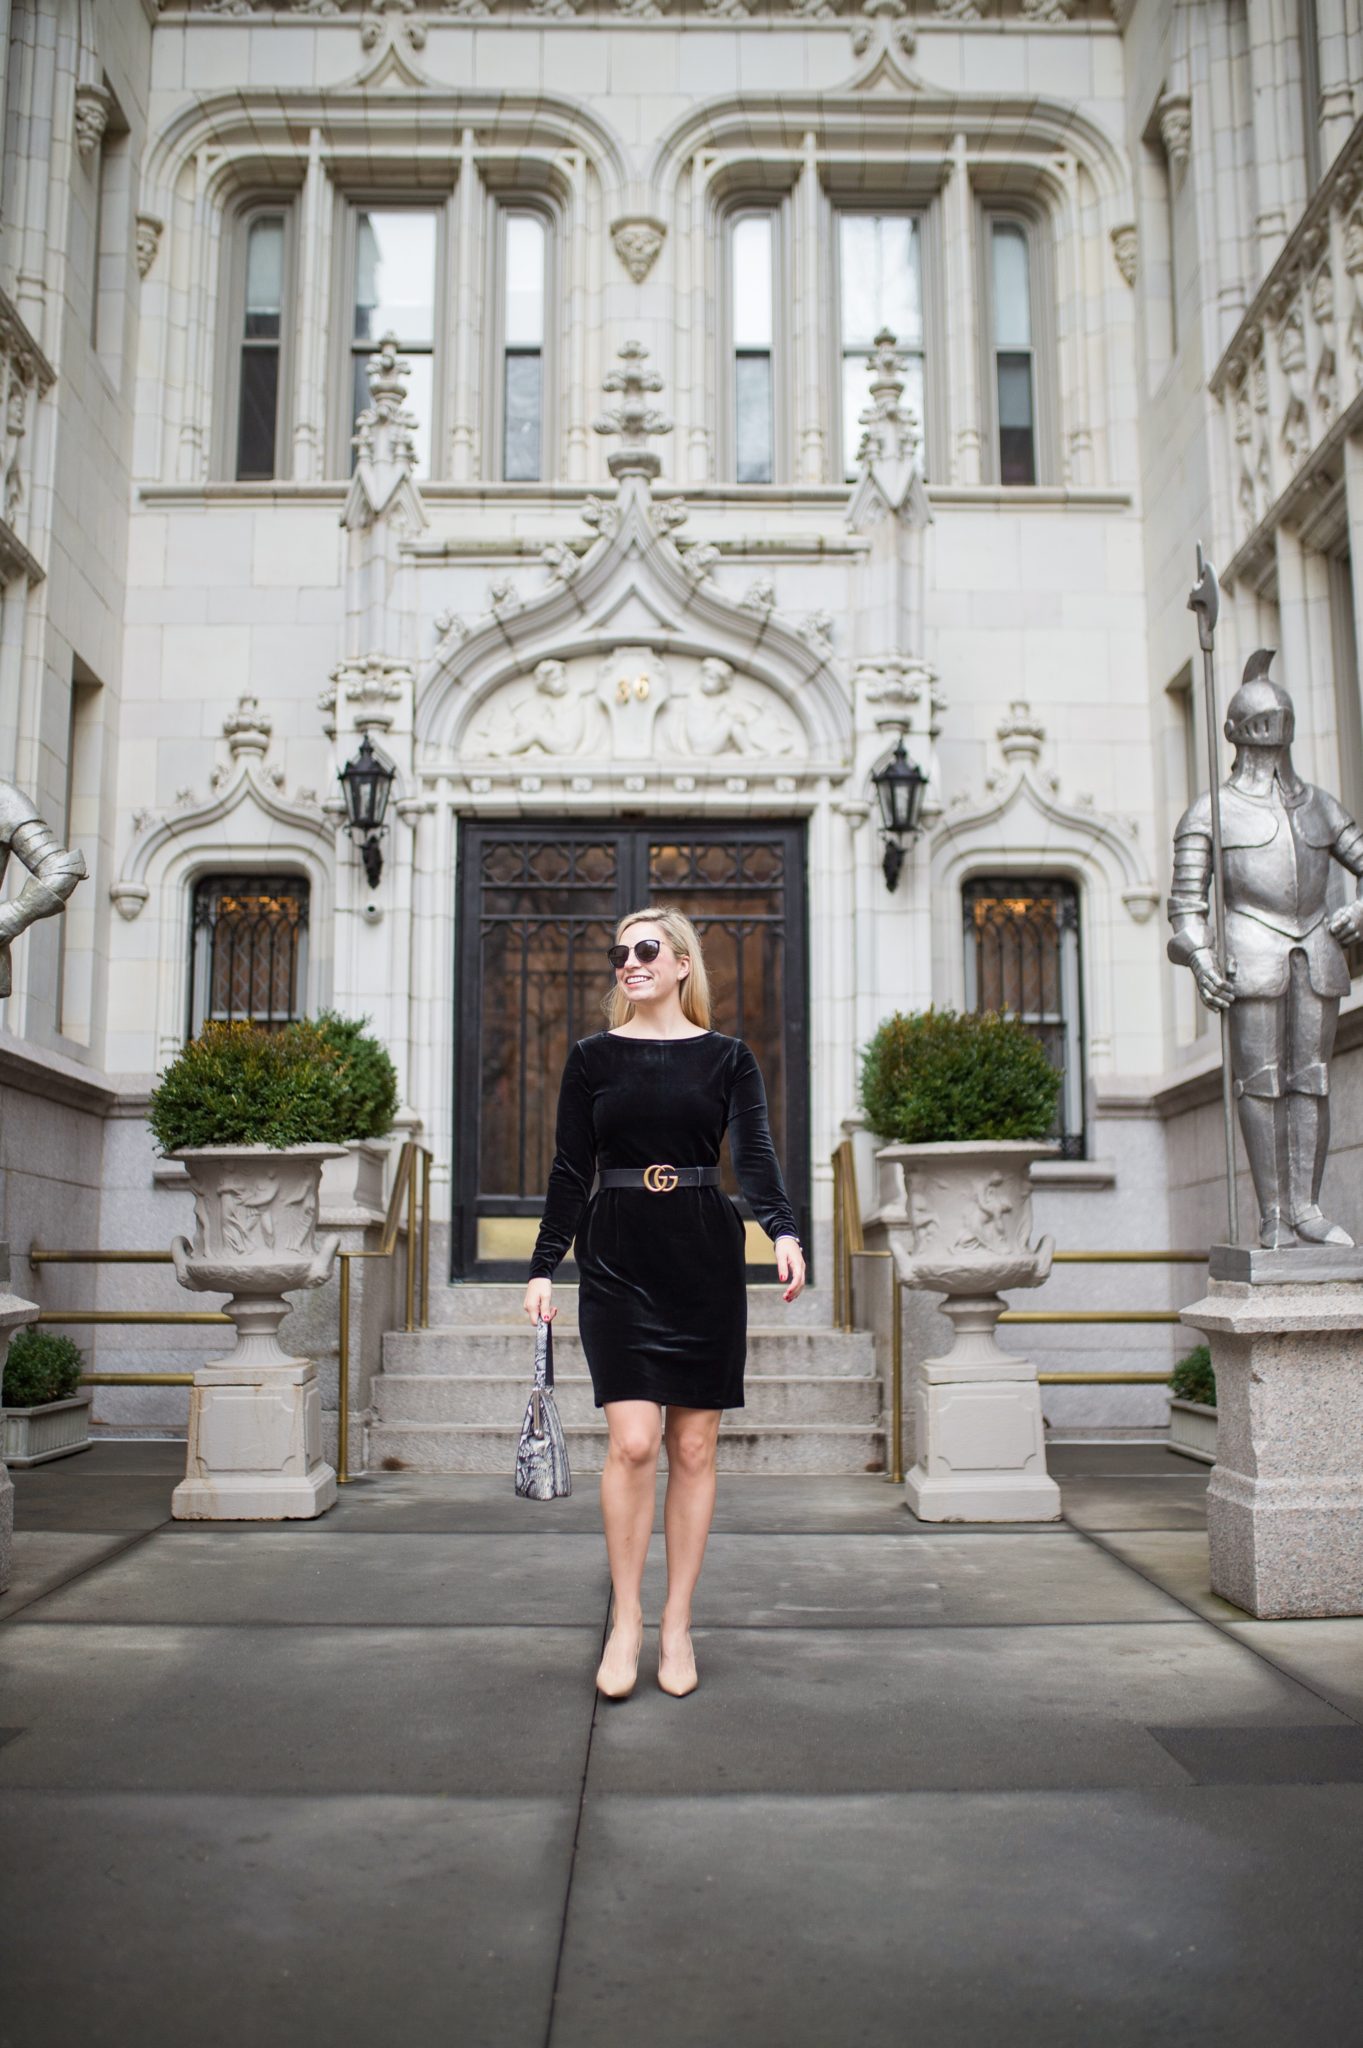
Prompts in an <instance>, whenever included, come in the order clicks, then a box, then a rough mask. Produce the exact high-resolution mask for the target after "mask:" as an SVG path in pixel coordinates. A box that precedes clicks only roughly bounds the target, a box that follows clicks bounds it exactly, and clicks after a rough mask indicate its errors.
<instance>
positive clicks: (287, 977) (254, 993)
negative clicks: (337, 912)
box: [189, 875, 309, 1038]
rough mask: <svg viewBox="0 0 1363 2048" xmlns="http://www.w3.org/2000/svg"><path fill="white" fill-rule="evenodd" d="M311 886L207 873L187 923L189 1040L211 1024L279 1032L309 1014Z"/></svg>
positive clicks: (297, 878) (288, 878)
mask: <svg viewBox="0 0 1363 2048" xmlns="http://www.w3.org/2000/svg"><path fill="white" fill-rule="evenodd" d="M308 895H309V889H308V884H307V882H306V881H305V880H304V879H303V878H302V876H301V875H203V876H201V877H200V879H199V881H198V882H196V884H195V886H194V907H193V914H192V918H191V924H190V976H189V1035H190V1037H191V1038H193V1037H194V1036H195V1034H196V1033H197V1032H199V1031H201V1030H202V1029H203V1027H204V1025H205V1024H206V1023H207V1022H208V1021H209V1019H210V1018H212V1019H224V1020H227V1021H231V1020H233V1019H245V1018H252V1019H254V1021H255V1022H256V1023H257V1024H264V1025H266V1026H268V1027H272V1028H273V1027H277V1026H278V1025H281V1024H289V1023H292V1021H293V1020H294V1018H295V1017H300V1016H301V1015H302V1014H303V1009H304V992H305V989H306V985H307V945H308Z"/></svg>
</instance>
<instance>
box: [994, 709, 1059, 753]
mask: <svg viewBox="0 0 1363 2048" xmlns="http://www.w3.org/2000/svg"><path fill="white" fill-rule="evenodd" d="M994 730H995V732H996V733H997V734H998V741H999V745H1000V746H1001V747H1002V749H1003V758H1004V760H1005V761H1021V762H1023V763H1024V764H1025V763H1027V762H1037V761H1039V760H1040V759H1041V746H1042V742H1043V740H1044V739H1045V737H1046V728H1045V726H1044V725H1043V724H1042V723H1041V720H1040V719H1039V718H1037V717H1035V716H1034V714H1033V712H1032V707H1031V705H1030V704H1029V703H1028V702H1027V700H1026V698H1025V697H1015V698H1014V699H1013V701H1012V703H1011V704H1010V705H1009V707H1008V716H1007V717H1006V718H1001V719H1000V720H999V722H998V724H997V725H996V726H995V728H994Z"/></svg>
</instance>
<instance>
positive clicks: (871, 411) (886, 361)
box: [857, 327, 920, 469]
mask: <svg viewBox="0 0 1363 2048" xmlns="http://www.w3.org/2000/svg"><path fill="white" fill-rule="evenodd" d="M906 367H907V366H906V364H905V360H904V357H903V356H902V355H900V353H899V351H898V348H897V347H896V345H895V337H894V336H893V334H891V332H890V330H889V328H888V327H882V328H881V330H880V332H879V334H877V336H876V338H875V346H874V348H873V349H872V351H871V360H870V365H869V368H870V372H871V403H870V405H869V406H868V407H867V409H866V411H865V412H863V413H859V414H858V415H857V417H858V420H859V421H860V423H861V425H862V426H863V427H864V428H865V429H866V431H865V433H864V434H863V435H862V437H861V444H860V446H859V447H858V449H857V462H858V464H859V465H860V467H861V468H863V469H866V468H869V466H870V465H871V463H873V462H899V461H903V460H904V459H905V458H906V457H908V458H912V457H914V456H915V455H916V454H917V453H918V445H919V438H920V437H919V432H918V420H917V417H916V415H915V413H914V410H913V407H912V406H910V405H905V404H904V402H903V399H904V371H905V368H906Z"/></svg>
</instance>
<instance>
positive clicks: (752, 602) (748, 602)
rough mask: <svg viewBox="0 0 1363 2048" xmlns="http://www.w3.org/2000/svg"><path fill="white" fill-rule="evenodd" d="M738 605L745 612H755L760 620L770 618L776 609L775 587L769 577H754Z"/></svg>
mask: <svg viewBox="0 0 1363 2048" xmlns="http://www.w3.org/2000/svg"><path fill="white" fill-rule="evenodd" d="M739 603H740V605H741V606H742V608H743V610H744V611H745V612H755V613H756V614H757V616H758V618H761V619H766V618H770V617H771V614H772V613H773V612H774V611H775V609H776V585H775V584H774V583H773V582H772V580H771V577H770V576H754V578H753V580H752V582H751V583H750V584H749V585H748V587H747V589H746V590H745V591H744V593H743V596H742V597H741V598H740V599H739Z"/></svg>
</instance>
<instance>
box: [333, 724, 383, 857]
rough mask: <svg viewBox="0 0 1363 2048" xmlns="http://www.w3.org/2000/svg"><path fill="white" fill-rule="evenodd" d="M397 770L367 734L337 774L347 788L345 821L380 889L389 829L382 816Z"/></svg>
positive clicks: (343, 786) (337, 778)
mask: <svg viewBox="0 0 1363 2048" xmlns="http://www.w3.org/2000/svg"><path fill="white" fill-rule="evenodd" d="M397 772H398V771H397V768H396V766H395V765H394V763H393V762H392V761H390V760H389V759H388V756H387V755H386V754H381V753H380V752H379V751H378V749H377V748H376V747H375V746H374V745H373V743H372V741H371V740H370V737H369V734H368V733H366V734H365V736H364V738H363V739H362V740H361V741H360V751H359V753H358V754H356V755H355V756H354V758H353V760H350V761H347V762H346V764H345V767H344V768H342V769H341V770H340V771H339V772H338V774H337V777H336V780H337V781H338V782H339V783H340V785H341V788H342V789H343V790H344V791H345V809H346V821H347V823H348V825H349V827H350V836H351V838H352V839H353V840H355V841H356V842H357V843H358V845H359V849H360V859H361V860H362V861H363V862H364V873H365V879H366V881H367V882H368V884H369V886H370V888H371V889H377V888H378V886H379V876H380V875H381V874H382V873H383V848H382V847H381V846H380V845H379V838H380V835H381V834H382V833H383V832H385V831H386V830H387V829H388V828H387V827H386V825H385V824H384V822H383V817H384V812H385V811H386V810H387V809H388V798H389V795H390V793H391V791H392V787H393V779H394V777H395V776H396V774H397Z"/></svg>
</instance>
